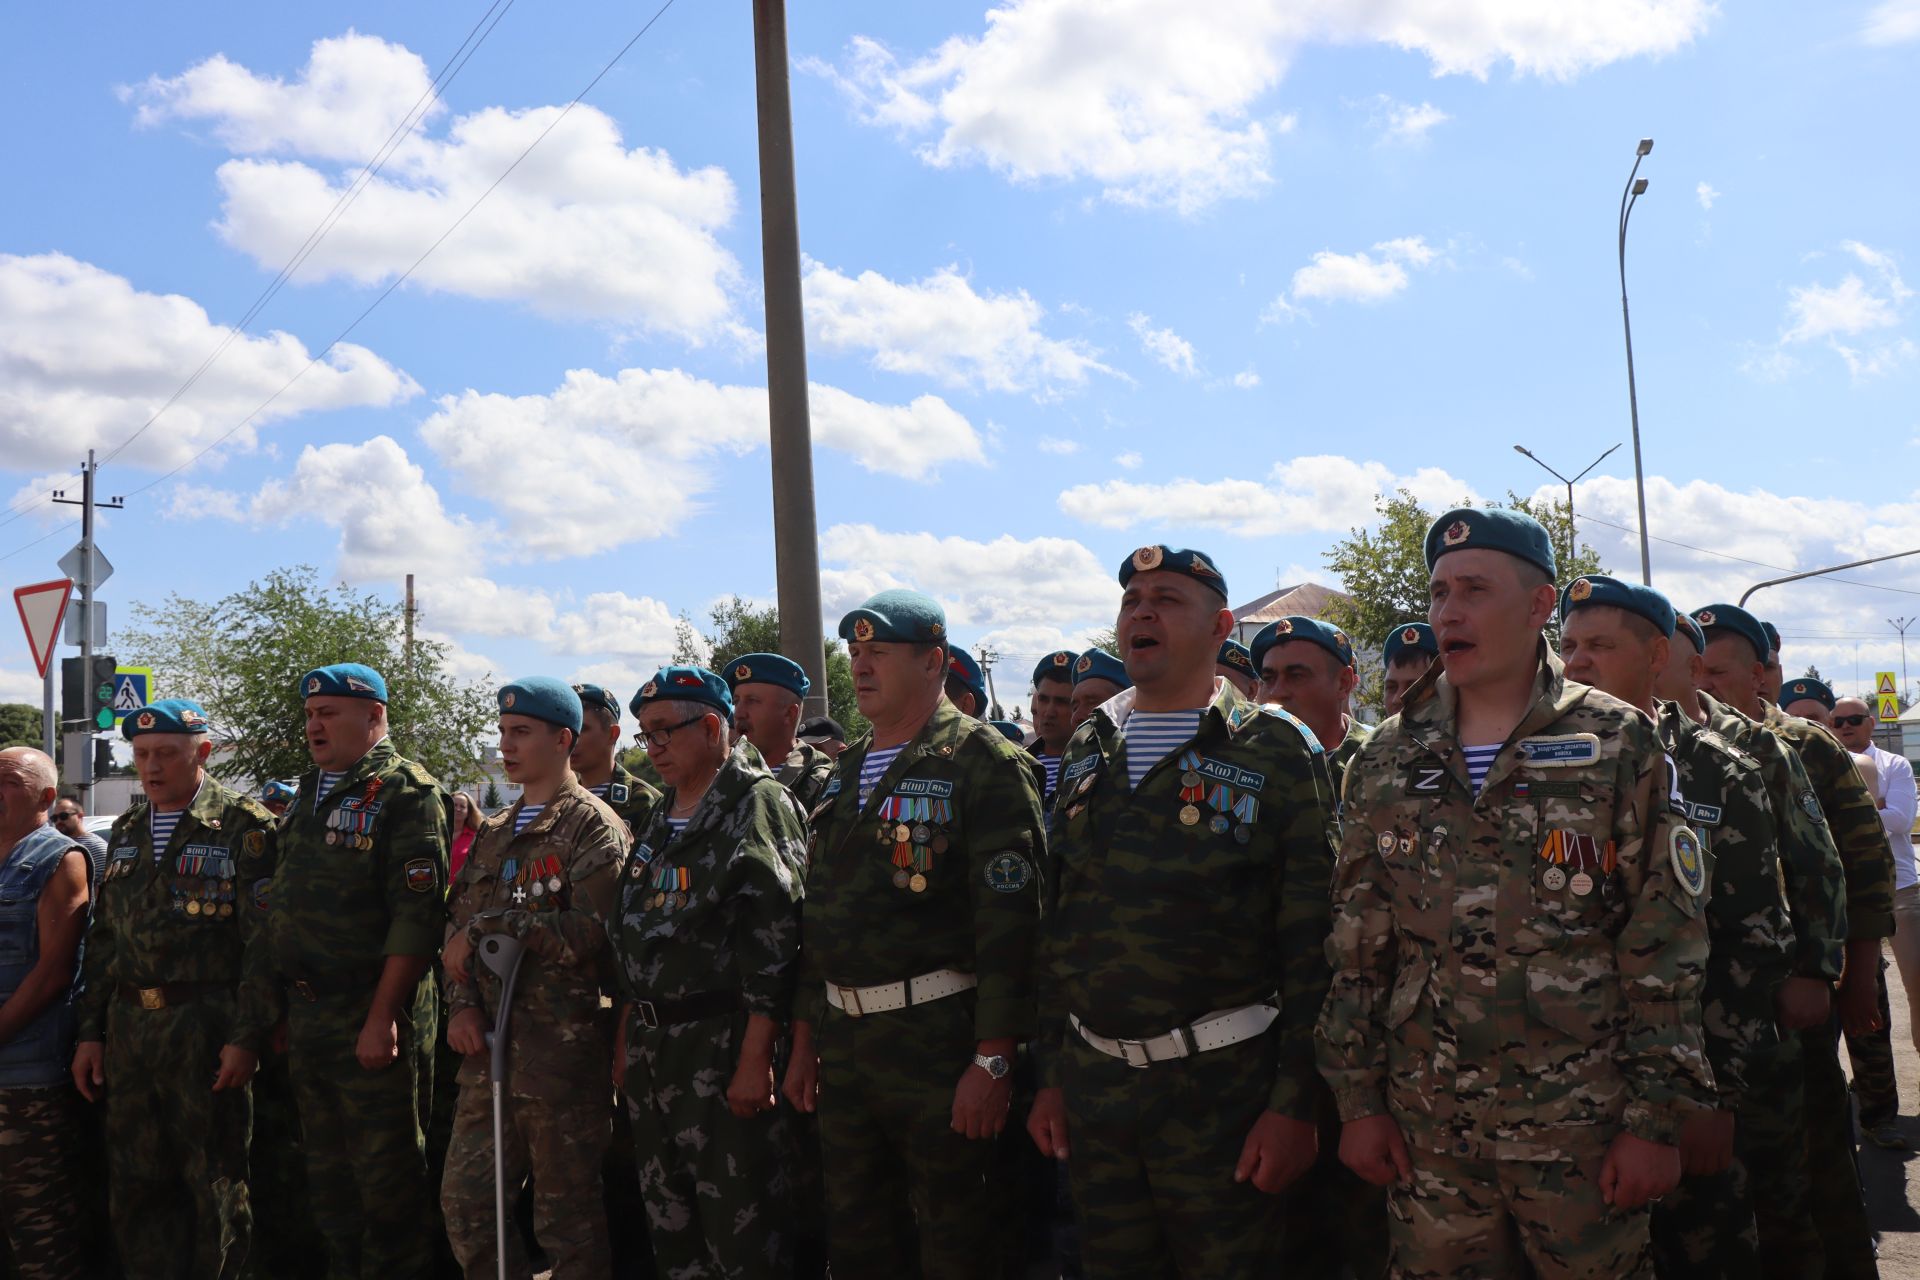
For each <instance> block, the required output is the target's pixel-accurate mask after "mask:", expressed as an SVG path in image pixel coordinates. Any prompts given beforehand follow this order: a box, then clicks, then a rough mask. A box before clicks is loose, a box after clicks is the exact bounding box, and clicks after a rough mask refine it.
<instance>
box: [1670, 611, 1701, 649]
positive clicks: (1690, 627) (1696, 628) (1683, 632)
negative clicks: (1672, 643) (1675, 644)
mask: <svg viewBox="0 0 1920 1280" xmlns="http://www.w3.org/2000/svg"><path fill="white" fill-rule="evenodd" d="M1673 634H1674V635H1676V636H1685V637H1686V638H1687V639H1689V640H1691V641H1692V642H1693V648H1694V652H1696V653H1705V652H1706V651H1707V633H1706V632H1704V631H1702V630H1701V629H1700V624H1699V623H1697V622H1695V621H1694V620H1693V619H1692V618H1689V617H1688V616H1687V615H1686V614H1684V613H1676V614H1674V615H1673Z"/></svg>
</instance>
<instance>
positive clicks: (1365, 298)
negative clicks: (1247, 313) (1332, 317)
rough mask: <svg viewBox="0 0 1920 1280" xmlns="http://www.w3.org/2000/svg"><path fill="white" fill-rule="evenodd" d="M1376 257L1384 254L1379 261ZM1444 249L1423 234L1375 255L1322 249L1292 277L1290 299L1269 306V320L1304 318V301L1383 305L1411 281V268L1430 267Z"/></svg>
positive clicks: (1377, 248) (1381, 247)
mask: <svg viewBox="0 0 1920 1280" xmlns="http://www.w3.org/2000/svg"><path fill="white" fill-rule="evenodd" d="M1373 254H1378V255H1380V256H1379V257H1377V258H1376V257H1374V256H1373ZM1439 256H1440V251H1439V250H1438V249H1435V248H1434V247H1433V246H1432V245H1430V244H1428V243H1427V241H1426V237H1424V236H1400V237H1398V238H1396V239H1393V240H1382V241H1380V242H1379V243H1377V244H1375V245H1374V246H1373V253H1335V252H1333V251H1332V250H1331V249H1322V250H1320V251H1319V252H1318V253H1316V254H1314V255H1313V258H1312V260H1311V261H1310V262H1308V263H1307V265H1306V266H1304V267H1301V268H1300V269H1299V270H1297V271H1295V272H1294V273H1293V282H1292V285H1291V289H1290V292H1291V297H1289V296H1288V294H1281V295H1280V296H1279V297H1277V298H1275V299H1274V300H1273V303H1272V305H1271V306H1269V307H1268V309H1267V312H1266V316H1265V318H1266V319H1268V320H1279V319H1291V318H1293V317H1294V316H1296V315H1301V314H1304V312H1303V311H1302V309H1301V307H1300V303H1301V301H1302V300H1303V299H1311V300H1313V301H1318V302H1362V303H1374V302H1383V301H1385V300H1386V299H1388V298H1391V297H1392V296H1393V295H1394V294H1396V293H1399V292H1400V291H1401V290H1403V289H1405V288H1406V287H1407V286H1408V285H1409V284H1410V283H1412V277H1411V276H1409V275H1408V274H1407V269H1408V268H1409V267H1412V268H1414V269H1415V270H1419V269H1421V268H1424V267H1428V266H1431V265H1432V264H1433V263H1434V262H1435V261H1436V260H1437V259H1438V258H1439Z"/></svg>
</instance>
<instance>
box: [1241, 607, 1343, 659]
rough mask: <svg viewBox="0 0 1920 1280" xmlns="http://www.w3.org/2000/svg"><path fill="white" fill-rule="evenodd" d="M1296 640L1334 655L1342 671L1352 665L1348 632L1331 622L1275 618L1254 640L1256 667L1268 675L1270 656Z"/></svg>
mask: <svg viewBox="0 0 1920 1280" xmlns="http://www.w3.org/2000/svg"><path fill="white" fill-rule="evenodd" d="M1294 640H1305V641H1308V642H1309V643H1311V644H1317V645H1319V646H1320V647H1321V648H1322V649H1325V650H1326V651H1327V652H1328V653H1330V654H1332V655H1333V656H1334V658H1335V659H1336V660H1337V661H1338V662H1339V663H1340V665H1341V666H1343V667H1350V666H1352V665H1353V641H1351V640H1349V639H1347V633H1346V632H1344V631H1342V630H1341V629H1340V628H1338V627H1336V626H1334V625H1333V624H1332V623H1331V622H1322V621H1320V619H1318V618H1307V617H1300V616H1297V615H1296V616H1294V617H1288V618H1276V619H1274V620H1273V621H1272V622H1269V623H1268V624H1267V625H1266V626H1264V627H1262V628H1260V634H1259V635H1257V636H1255V637H1254V638H1253V663H1254V666H1256V667H1258V668H1259V669H1260V670H1262V671H1265V670H1266V665H1265V664H1266V661H1267V653H1268V652H1269V651H1270V650H1271V649H1273V647H1274V646H1275V645H1282V644H1287V643H1288V642H1290V641H1294Z"/></svg>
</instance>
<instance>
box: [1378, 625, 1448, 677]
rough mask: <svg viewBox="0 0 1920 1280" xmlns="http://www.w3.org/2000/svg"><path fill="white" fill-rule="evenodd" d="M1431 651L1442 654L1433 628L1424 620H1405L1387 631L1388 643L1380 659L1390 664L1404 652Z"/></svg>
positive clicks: (1430, 652) (1431, 652)
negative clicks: (1434, 636)
mask: <svg viewBox="0 0 1920 1280" xmlns="http://www.w3.org/2000/svg"><path fill="white" fill-rule="evenodd" d="M1413 652H1419V653H1429V654H1432V655H1433V656H1434V657H1436V658H1437V657H1439V656H1440V642H1439V641H1438V640H1436V639H1434V638H1433V628H1432V627H1430V626H1428V625H1427V624H1426V623H1424V622H1403V623H1401V624H1400V625H1399V626H1397V627H1395V628H1394V629H1393V630H1392V631H1390V632H1388V633H1387V643H1386V646H1385V648H1384V649H1382V651H1381V654H1380V660H1381V661H1382V662H1385V663H1386V664H1387V665H1388V666H1392V665H1393V660H1394V659H1395V658H1397V657H1399V656H1400V655H1401V654H1403V653H1413Z"/></svg>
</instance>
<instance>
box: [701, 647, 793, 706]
mask: <svg viewBox="0 0 1920 1280" xmlns="http://www.w3.org/2000/svg"><path fill="white" fill-rule="evenodd" d="M720 674H721V675H722V676H723V677H724V678H725V679H726V682H727V688H729V689H738V688H739V687H740V686H741V685H743V684H771V685H777V686H779V687H780V688H782V689H785V690H786V691H787V692H788V693H790V694H792V695H793V696H794V697H796V698H804V697H806V696H807V690H809V689H811V688H813V681H811V680H809V679H807V673H806V672H805V671H803V670H801V669H800V664H799V663H797V662H795V661H794V660H793V659H792V658H788V657H783V656H781V655H780V654H777V653H743V654H741V655H740V656H739V657H737V658H730V659H728V660H727V661H726V662H725V663H723V664H721V667H720Z"/></svg>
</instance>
